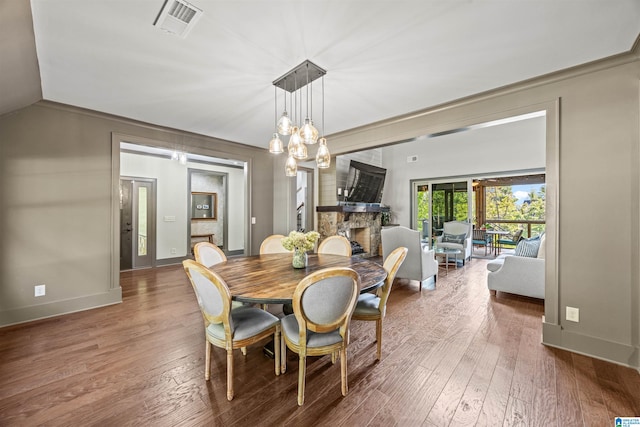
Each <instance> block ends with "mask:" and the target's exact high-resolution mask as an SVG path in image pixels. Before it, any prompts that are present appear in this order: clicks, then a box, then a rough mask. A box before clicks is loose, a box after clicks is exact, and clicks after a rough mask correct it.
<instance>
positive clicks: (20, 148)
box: [0, 102, 273, 326]
mask: <svg viewBox="0 0 640 427" xmlns="http://www.w3.org/2000/svg"><path fill="white" fill-rule="evenodd" d="M112 133H117V134H123V135H134V136H136V137H139V138H144V139H146V140H149V141H157V143H158V144H159V145H163V144H164V145H165V146H168V147H172V146H173V145H174V144H176V145H177V144H179V145H180V146H184V147H185V149H186V150H188V151H189V152H192V153H195V154H204V155H211V156H217V157H225V158H227V157H230V158H236V159H239V160H243V161H247V162H248V163H249V168H250V173H251V176H250V178H251V182H250V190H251V191H250V194H252V195H253V196H252V197H251V198H250V200H249V205H250V211H249V212H251V215H252V216H256V217H258V219H259V220H258V221H257V224H256V225H253V226H250V225H249V224H247V229H248V230H250V241H249V243H250V245H251V248H252V249H253V251H254V252H255V251H257V250H258V248H259V246H260V242H261V241H262V239H263V238H264V237H265V236H267V235H269V234H271V232H272V224H273V216H272V213H273V180H272V176H273V160H272V158H271V157H270V156H269V153H268V152H267V151H266V150H261V149H256V148H252V147H249V146H244V145H240V144H234V143H230V142H227V141H221V140H217V139H214V138H208V137H202V136H197V135H191V134H186V133H184V132H176V131H171V130H167V129H162V128H159V127H155V126H150V125H145V124H140V123H136V122H133V121H130V120H123V119H119V118H116V117H112V116H107V115H103V114H97V113H92V112H87V111H83V110H81V109H76V108H71V107H66V106H60V105H58V104H51V103H46V102H42V103H38V104H35V105H33V106H30V107H27V108H24V109H21V110H18V111H16V112H13V113H11V114H7V115H4V116H0V183H1V184H0V235H2V236H3V238H2V240H1V243H0V263H1V264H0V326H1V325H8V324H12V323H18V322H23V321H27V320H33V319H37V318H41V317H47V316H53V315H58V314H63V313H68V312H72V311H78V310H83V309H87V308H91V307H97V306H100V305H105V304H112V303H117V302H119V301H121V291H120V287H119V284H118V274H117V271H115V272H114V269H113V265H114V259H113V257H112V256H115V257H117V256H118V254H117V253H113V254H112V245H113V240H114V235H115V233H114V231H113V229H112V227H113V226H114V223H117V221H113V220H112V216H113V212H114V209H113V207H114V206H113V205H112V192H113V183H114V176H112V161H114V160H115V163H116V164H118V163H119V156H118V155H117V152H118V151H117V150H116V156H115V157H117V159H114V158H113V157H112V156H113V154H112V153H113V145H114V144H113V138H112ZM134 142H138V141H134ZM115 179H116V182H117V172H116V176H115ZM116 202H117V200H116ZM115 206H116V207H117V205H115ZM115 264H116V265H117V263H115ZM41 283H44V284H46V285H47V294H46V296H44V297H38V298H35V297H34V295H33V293H34V289H33V288H34V285H36V284H41Z"/></svg>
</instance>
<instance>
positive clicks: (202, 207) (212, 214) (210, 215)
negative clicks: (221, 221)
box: [191, 191, 218, 220]
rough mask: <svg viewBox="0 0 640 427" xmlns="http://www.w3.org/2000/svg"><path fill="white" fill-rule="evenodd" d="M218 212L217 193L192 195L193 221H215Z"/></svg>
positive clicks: (193, 193)
mask: <svg viewBox="0 0 640 427" xmlns="http://www.w3.org/2000/svg"><path fill="white" fill-rule="evenodd" d="M217 211H218V194H217V193H202V192H196V191H194V192H192V193H191V219H202V220H215V219H217V217H218V215H217Z"/></svg>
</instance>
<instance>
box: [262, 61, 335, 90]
mask: <svg viewBox="0 0 640 427" xmlns="http://www.w3.org/2000/svg"><path fill="white" fill-rule="evenodd" d="M307 70H308V71H307ZM307 72H308V73H309V81H307ZM325 74H327V71H326V70H324V69H322V68H320V67H318V66H317V65H316V64H314V63H313V62H311V61H309V60H308V59H307V60H305V61H304V62H303V63H302V64H300V65H298V66H297V67H295V68H293V69H291V70H290V71H289V72H287V73H286V74H285V75H283V76H282V77H279V78H277V79H275V80H274V81H273V85H274V86H277V87H279V88H280V89H284V90H286V91H288V92H295V91H296V90H298V89H300V88H301V87H305V86H306V85H307V83H311V82H312V81H314V80H316V79H318V78H320V77H322V76H324V75H325Z"/></svg>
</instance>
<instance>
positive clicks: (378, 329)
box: [376, 318, 382, 360]
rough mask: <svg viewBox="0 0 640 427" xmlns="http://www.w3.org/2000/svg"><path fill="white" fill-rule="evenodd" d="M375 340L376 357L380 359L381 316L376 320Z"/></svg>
mask: <svg viewBox="0 0 640 427" xmlns="http://www.w3.org/2000/svg"><path fill="white" fill-rule="evenodd" d="M376 341H377V344H378V351H377V352H376V358H377V359H378V360H380V359H381V358H382V318H380V319H378V320H376Z"/></svg>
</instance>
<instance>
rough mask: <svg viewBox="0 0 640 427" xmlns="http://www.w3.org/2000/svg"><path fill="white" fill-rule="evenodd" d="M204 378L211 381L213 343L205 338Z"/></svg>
mask: <svg viewBox="0 0 640 427" xmlns="http://www.w3.org/2000/svg"><path fill="white" fill-rule="evenodd" d="M204 346H205V348H204V379H205V381H209V378H211V343H210V342H209V341H207V339H206V338H205V339H204Z"/></svg>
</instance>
